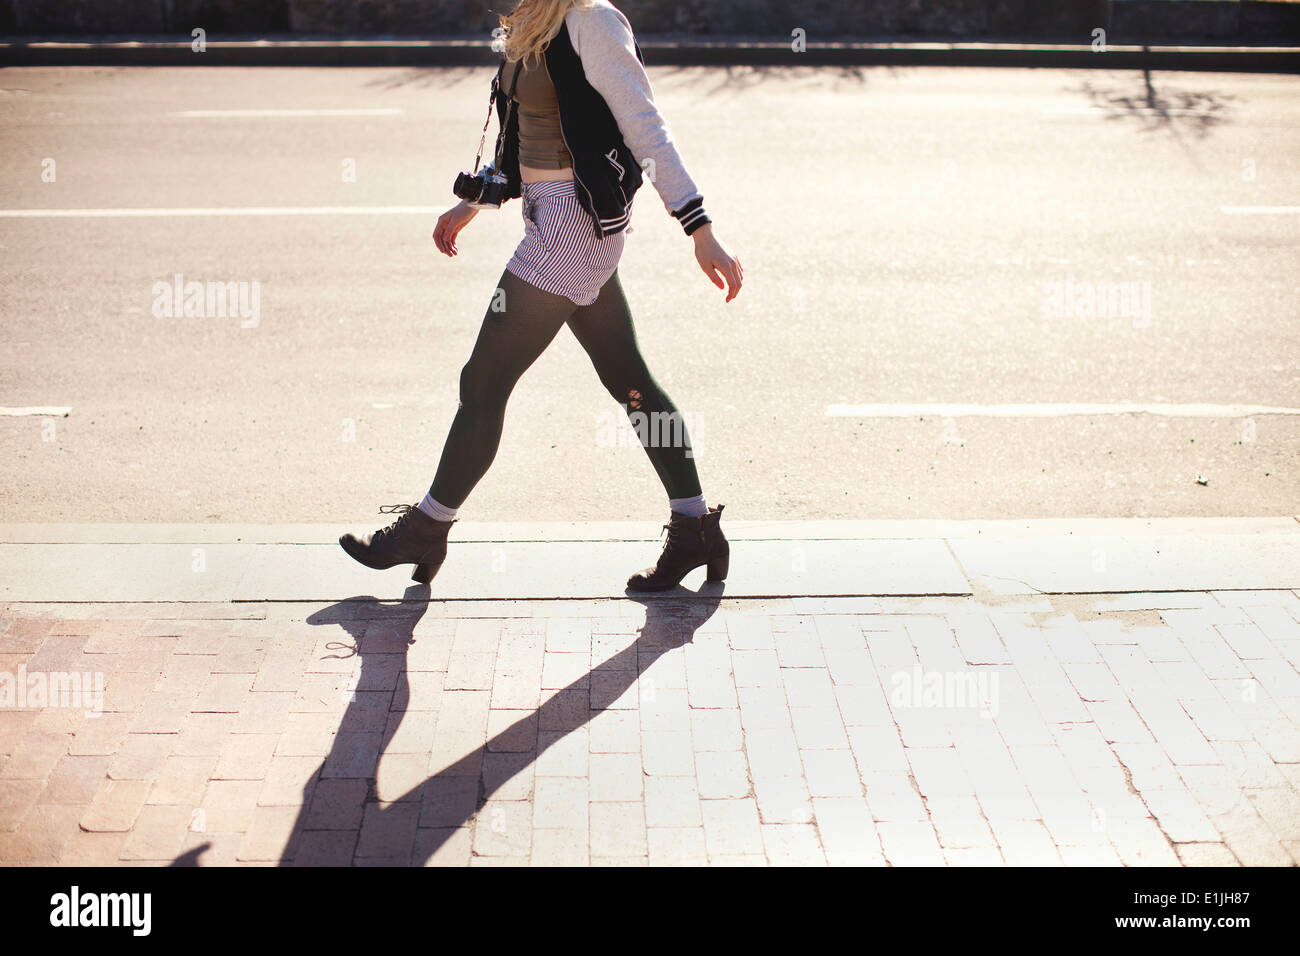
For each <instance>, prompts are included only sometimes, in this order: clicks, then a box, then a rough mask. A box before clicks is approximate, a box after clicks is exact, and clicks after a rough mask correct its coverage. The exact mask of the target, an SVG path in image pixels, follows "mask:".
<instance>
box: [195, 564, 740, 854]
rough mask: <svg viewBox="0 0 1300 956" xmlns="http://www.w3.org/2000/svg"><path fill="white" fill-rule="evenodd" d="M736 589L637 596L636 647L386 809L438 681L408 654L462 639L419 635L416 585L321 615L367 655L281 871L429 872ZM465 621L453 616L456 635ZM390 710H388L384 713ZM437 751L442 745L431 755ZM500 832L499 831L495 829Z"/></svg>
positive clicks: (352, 648) (707, 587)
mask: <svg viewBox="0 0 1300 956" xmlns="http://www.w3.org/2000/svg"><path fill="white" fill-rule="evenodd" d="M724 589H725V585H724V584H722V583H721V582H719V583H708V582H706V583H705V584H703V585H702V586H701V588H700V590H699V591H698V592H691V591H688V590H686V589H684V588H680V587H679V588H677V589H676V590H674V591H671V592H666V593H665V594H660V595H630V597H631V599H632V600H635V601H637V602H638V603H640V604H642V605H644V607H645V621H644V623H643V624H642V625H641V627H640V628H639V629H638V632H637V636H636V637H635V639H632V640H630V643H629V644H628V646H627V647H625V648H623V649H622V650H619V651H618V652H617V653H615V654H614V655H613V656H611V657H609V658H608V659H607V660H605V661H603V662H601V663H600V664H598V665H597V666H596V667H594V668H593V669H591V670H590V671H589V672H588V673H585V674H583V675H582V676H581V677H579V678H577V679H576V680H574V681H572V682H571V683H570V684H569V685H568V686H567V687H564V688H563V689H561V690H558V691H546V690H544V691H542V694H543V696H546V700H544V702H543V703H542V704H541V706H539V707H537V708H536V709H534V710H531V711H528V712H527V713H526V714H525V715H524V716H522V717H521V718H520V719H519V720H517V721H515V722H514V723H512V724H511V725H510V726H509V727H506V728H505V729H503V730H501V731H499V732H498V733H496V734H493V735H492V736H491V738H490V739H488V740H487V741H486V742H485V743H481V744H478V745H477V746H468V747H467V749H466V750H465V751H464V753H463V755H461V756H460V757H458V758H455V759H452V760H451V761H450V762H449V763H447V764H446V765H445V766H444V767H442V769H440V770H438V771H437V772H436V773H434V774H433V775H432V776H430V777H428V778H427V779H425V780H423V781H422V782H420V783H418V784H417V785H415V786H414V787H412V788H410V789H409V790H407V791H406V792H405V793H402V794H400V795H391V796H390V795H388V794H383V795H382V796H384V797H386V798H387V799H382V800H381V794H380V793H379V789H378V766H379V761H380V759H381V758H382V757H383V756H384V755H385V754H386V753H387V751H388V748H389V745H390V744H391V742H392V740H393V738H394V736H395V735H396V733H397V732H398V730H399V729H400V727H401V726H402V723H403V721H404V720H405V719H406V718H407V714H408V708H409V706H410V702H411V696H412V690H411V681H412V680H414V681H416V682H417V684H418V683H419V682H420V681H421V680H427V679H432V678H433V673H432V672H431V671H427V670H426V671H419V670H417V671H410V670H408V667H407V655H408V652H409V651H410V649H411V648H412V647H415V646H417V643H418V642H419V641H421V640H431V641H437V640H450V639H451V638H450V636H449V635H448V634H447V633H446V632H444V633H441V634H439V633H437V632H436V631H434V632H433V633H429V634H427V636H426V634H422V635H421V636H420V637H416V636H415V631H416V627H417V625H418V624H419V623H420V620H421V619H422V618H423V616H424V613H425V611H426V610H427V608H428V602H429V588H428V586H427V585H419V586H414V585H413V586H411V587H409V588H407V589H406V593H405V594H404V596H403V599H402V600H401V601H400V602H382V601H379V600H377V599H375V598H374V597H371V596H366V597H361V598H350V599H348V600H346V601H341V602H339V603H337V604H333V605H330V606H329V607H326V608H322V609H321V610H320V611H317V612H315V613H313V614H312V615H310V616H309V617H308V618H307V621H308V623H310V624H315V625H320V626H322V627H335V626H337V627H341V628H342V629H343V631H344V632H345V634H346V637H347V640H341V641H339V642H338V643H337V644H330V645H328V649H330V650H338V651H339V652H340V653H341V654H344V655H350V654H352V655H360V657H361V671H360V675H359V679H358V681H357V683H356V687H357V692H356V693H354V694H352V695H351V700H350V701H349V703H348V704H347V707H346V709H345V711H344V712H343V715H342V718H341V720H340V722H339V726H338V731H337V732H336V733H335V735H334V738H333V742H332V745H331V749H330V752H329V754H327V755H326V756H325V758H324V759H323V760H322V761H321V765H320V767H318V768H317V770H316V771H315V773H313V774H312V776H311V779H310V780H309V781H308V782H307V784H306V785H305V786H304V788H303V794H302V803H301V806H300V807H299V810H298V814H297V818H296V820H295V822H294V825H293V830H292V833H291V834H290V835H289V837H288V841H287V845H286V846H285V849H284V851H283V853H282V855H281V858H280V865H281V866H293V865H299V866H303V865H305V866H313V865H320V866H331V865H335V866H347V865H351V864H353V863H354V862H364V863H367V864H378V865H388V866H408V865H409V866H422V865H424V864H426V863H427V862H428V861H429V859H430V858H431V857H433V855H434V854H435V853H437V852H438V850H439V849H441V848H442V847H443V846H444V845H445V844H446V843H447V841H448V840H450V839H452V838H453V837H454V836H456V835H457V834H458V833H461V834H462V835H463V837H465V838H467V837H468V836H469V832H468V830H467V829H465V828H467V827H468V826H469V825H470V823H471V821H472V820H473V818H474V816H475V815H476V814H477V813H478V812H479V811H480V810H481V809H482V808H483V807H484V805H485V804H486V802H487V800H488V799H489V798H490V797H492V795H493V794H494V793H497V792H498V791H499V790H501V788H502V787H503V786H504V785H505V784H506V783H508V782H509V781H510V780H511V779H513V778H514V777H516V776H517V775H518V774H520V773H523V772H525V771H526V770H528V768H529V767H530V766H531V765H533V764H535V763H536V762H537V760H538V759H539V758H540V757H541V756H542V754H543V753H545V752H546V751H548V750H550V749H551V748H553V747H555V746H556V745H557V744H559V743H561V742H562V741H563V740H564V739H565V738H566V737H568V736H569V735H570V734H573V733H574V732H576V731H578V730H580V729H581V728H582V727H584V726H585V725H587V724H588V723H589V722H590V721H591V720H592V719H594V718H595V717H596V716H598V715H599V714H600V713H601V712H602V711H603V710H605V709H607V708H608V707H609V706H610V705H612V704H613V703H614V702H615V701H617V700H618V699H619V698H620V697H622V696H623V694H624V693H626V692H627V691H628V690H629V689H632V688H634V687H635V686H636V685H637V681H638V679H639V678H640V676H641V675H642V674H643V673H644V672H645V671H646V669H647V668H649V667H650V666H651V665H652V664H653V663H654V662H655V661H656V660H658V659H659V657H661V656H662V655H663V654H666V653H668V652H670V651H673V650H676V649H678V648H681V647H683V646H684V645H685V644H687V643H689V642H690V641H691V640H692V638H693V636H694V634H695V632H696V630H698V629H699V627H700V626H701V625H703V624H704V623H705V622H706V621H707V620H708V619H709V618H710V617H712V616H713V614H714V612H715V611H716V610H717V608H718V605H719V602H720V601H721V599H722V596H723V592H724ZM541 620H542V621H543V622H544V620H545V619H541ZM454 624H455V621H454V619H450V624H449V627H452V628H454ZM540 639H541V640H543V641H544V640H545V636H544V635H541V636H540ZM394 667H396V669H397V673H396V686H395V688H394V689H393V690H392V692H391V697H390V696H389V695H388V694H375V693H371V692H369V691H368V690H367V689H368V688H379V687H384V686H386V685H387V686H391V684H390V683H389V681H390V679H391V677H392V672H393V669H394ZM547 695H549V696H547ZM382 702H388V706H386V707H379V706H376V704H377V703H382ZM439 736H441V728H439ZM435 745H436V744H435V741H434V740H432V739H431V740H430V742H429V749H430V750H433V749H434V747H435ZM426 754H427V751H426ZM495 823H496V821H492V822H491V823H490V824H488V825H492V826H493V829H494V831H495V830H496V829H497V828H496V826H495ZM207 848H208V847H207V845H206V844H205V845H204V846H200V847H198V848H196V849H194V850H191V851H189V853H187V854H185V855H183V856H182V857H179V858H177V860H176V861H175V862H174V863H173V864H172V865H173V866H194V865H197V864H198V863H199V860H200V857H201V856H202V854H203V853H204V851H205V850H206V849H207Z"/></svg>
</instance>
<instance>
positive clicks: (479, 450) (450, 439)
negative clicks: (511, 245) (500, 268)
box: [429, 270, 577, 508]
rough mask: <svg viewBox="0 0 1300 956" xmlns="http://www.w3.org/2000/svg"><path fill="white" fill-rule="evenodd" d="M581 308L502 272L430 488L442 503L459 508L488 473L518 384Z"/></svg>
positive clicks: (462, 379) (463, 372)
mask: <svg viewBox="0 0 1300 956" xmlns="http://www.w3.org/2000/svg"><path fill="white" fill-rule="evenodd" d="M575 308H577V306H575V305H574V304H573V302H572V300H570V299H568V298H567V297H565V296H562V295H555V294H554V293H551V292H544V291H543V290H541V289H539V288H537V287H536V286H534V285H531V284H529V283H527V282H525V281H524V280H523V279H520V278H519V277H518V276H516V275H515V274H514V273H513V272H510V271H509V270H507V271H505V272H503V273H502V275H501V282H500V283H499V289H498V291H497V293H496V294H495V295H494V296H493V299H492V304H491V305H490V306H489V307H488V311H487V314H486V315H484V317H483V326H482V328H480V329H479V334H478V341H476V342H475V343H474V351H473V352H472V353H471V354H470V357H469V361H468V362H466V363H465V366H464V368H462V369H461V373H460V408H459V409H458V410H457V412H456V417H455V418H454V419H453V420H452V423H451V431H450V432H449V433H448V435H447V442H446V444H445V445H444V446H443V449H442V459H441V460H440V461H439V462H438V473H437V475H435V476H434V479H433V484H432V485H431V486H430V488H429V494H430V495H431V496H432V497H433V498H434V499H436V501H437V502H438V503H439V504H441V505H444V506H445V507H447V508H459V507H460V506H461V505H462V504H464V503H465V499H466V498H468V497H469V493H470V491H472V490H473V488H474V486H475V485H476V484H478V481H479V479H480V478H482V477H483V476H484V475H485V474H486V473H487V470H488V467H489V466H490V465H491V464H492V460H493V459H494V458H495V457H496V453H497V446H498V445H499V444H500V442H501V427H502V425H503V423H504V422H505V413H506V402H507V401H508V400H509V398H510V393H511V392H512V391H513V390H514V387H515V383H516V382H518V381H519V378H520V376H522V375H523V374H524V372H525V371H527V369H528V367H529V366H530V365H532V364H533V362H534V361H536V359H537V357H538V356H539V355H541V354H542V352H543V351H545V350H546V347H547V346H548V345H550V344H551V341H552V340H553V339H554V338H555V335H556V333H557V332H559V331H560V329H561V328H562V327H563V325H564V323H565V321H566V320H567V319H568V318H569V316H570V315H572V314H573V310H574V309H575Z"/></svg>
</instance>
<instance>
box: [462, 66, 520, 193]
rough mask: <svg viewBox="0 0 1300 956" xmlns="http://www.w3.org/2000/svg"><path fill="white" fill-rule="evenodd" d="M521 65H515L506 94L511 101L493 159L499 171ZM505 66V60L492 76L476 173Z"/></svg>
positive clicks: (495, 167) (477, 155)
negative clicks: (508, 90)
mask: <svg viewBox="0 0 1300 956" xmlns="http://www.w3.org/2000/svg"><path fill="white" fill-rule="evenodd" d="M521 66H522V63H517V64H516V65H515V72H514V75H513V76H511V77H510V92H508V93H507V94H506V96H507V97H508V98H509V102H507V103H506V119H505V123H504V124H503V125H502V127H501V135H500V137H499V138H498V140H497V150H496V153H495V155H494V157H493V160H492V162H493V168H494V169H496V170H497V172H500V171H501V147H502V145H504V139H505V130H506V127H508V126H509V125H510V115H511V111H512V110H514V108H515V87H516V86H517V85H518V84H519V72H520V67H521ZM505 68H506V64H505V62H504V61H503V62H502V64H501V66H500V68H499V69H498V70H497V75H496V76H494V77H492V90H491V92H490V93H489V94H488V114H487V119H485V120H484V121H483V135H482V136H481V137H479V141H478V153H477V154H476V155H475V156H474V172H475V173H477V172H478V171H479V166H478V164H479V161H480V160H482V158H483V147H484V146H485V145H486V144H487V131H488V126H490V125H491V124H492V108H493V107H494V106H496V102H497V92H498V91H499V90H500V88H501V74H502V73H503V72H504V71H505Z"/></svg>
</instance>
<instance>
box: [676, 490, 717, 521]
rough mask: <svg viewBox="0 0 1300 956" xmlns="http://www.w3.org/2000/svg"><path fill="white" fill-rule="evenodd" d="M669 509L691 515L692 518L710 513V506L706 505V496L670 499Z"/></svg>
mask: <svg viewBox="0 0 1300 956" xmlns="http://www.w3.org/2000/svg"><path fill="white" fill-rule="evenodd" d="M668 507H669V508H670V509H672V510H673V511H676V512H677V513H678V514H681V515H690V516H691V517H692V518H698V517H700V516H701V515H706V514H708V513H709V506H708V505H706V504H705V503H704V495H696V496H695V497H694V498H669V499H668Z"/></svg>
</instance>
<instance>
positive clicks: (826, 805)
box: [0, 588, 1300, 866]
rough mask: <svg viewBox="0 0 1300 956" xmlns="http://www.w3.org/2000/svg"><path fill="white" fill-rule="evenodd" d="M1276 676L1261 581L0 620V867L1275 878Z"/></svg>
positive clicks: (1292, 771)
mask: <svg viewBox="0 0 1300 956" xmlns="http://www.w3.org/2000/svg"><path fill="white" fill-rule="evenodd" d="M427 594H428V591H427V589H423V588H412V589H410V590H408V592H407V596H408V598H421V599H422V598H423V597H425V596H427ZM1298 666H1300V597H1297V594H1296V593H1295V592H1291V591H1256V592H1243V591H1220V592H1212V593H1204V592H1202V593H1177V594H1127V595H1089V596H1083V595H1080V596H1051V597H1048V596H1041V597H1034V598H1015V599H1010V600H1009V601H1007V602H1002V603H999V604H998V605H996V606H994V605H990V604H987V603H981V602H979V601H977V600H975V599H970V598H942V599H940V598H879V599H874V598H852V599H835V598H825V599H811V598H792V599H783V600H771V601H754V600H739V599H719V597H718V596H717V595H716V594H715V595H712V596H706V595H705V594H704V592H702V593H701V595H700V596H698V597H695V598H693V599H690V600H680V599H677V600H674V599H666V598H658V599H650V600H646V601H645V602H640V601H633V600H612V601H518V602H511V601H481V602H479V601H452V602H432V603H425V602H424V601H423V600H413V601H407V602H378V601H373V600H353V601H348V602H341V603H338V604H334V605H330V606H321V605H311V606H307V605H300V604H278V603H250V604H211V605H204V604H116V605H87V604H59V605H55V604H46V605H33V604H24V605H14V606H10V607H8V608H0V702H3V704H4V706H0V863H3V864H8V865H14V864H18V865H24V864H51V863H62V864H69V865H137V864H144V865H166V864H170V863H172V862H173V861H177V860H179V862H181V863H183V864H193V863H195V862H197V863H199V864H200V865H230V864H241V865H243V864H248V865H271V864H276V863H294V864H309V865H311V864H340V865H346V864H358V865H361V864H366V865H394V864H396V865H409V864H417V865H418V864H433V865H450V866H462V865H466V864H470V863H473V864H476V865H480V864H506V865H520V864H529V863H531V864H538V865H547V864H578V865H585V864H646V863H649V864H652V865H659V864H705V863H708V864H764V863H770V864H798V865H804V864H809V865H816V864H826V863H830V864H882V865H883V864H886V863H888V864H893V865H909V864H940V865H942V864H945V863H947V864H979V865H983V864H990V865H1000V864H1012V865H1020V864H1030V865H1037V864H1062V863H1063V864H1065V865H1072V866H1077V865H1120V864H1124V865H1143V864H1155V865H1165V864H1169V865H1178V864H1180V863H1181V864H1186V865H1210V866H1218V865H1235V864H1238V863H1240V864H1244V865H1247V866H1260V865H1266V866H1276V865H1281V866H1290V865H1295V864H1296V862H1297V861H1300V673H1298V672H1297V667H1298ZM56 673H72V674H81V673H87V674H90V675H102V676H103V693H102V697H101V698H97V697H95V696H94V690H95V688H96V686H97V685H96V684H95V683H94V680H93V679H92V680H90V681H88V683H87V688H86V689H87V690H88V691H89V692H90V693H89V696H84V697H83V698H82V699H78V700H72V701H69V700H66V699H65V700H63V701H59V702H58V703H59V704H61V706H49V705H50V704H53V703H55V702H54V701H52V700H50V699H48V697H47V699H46V700H44V701H40V700H33V699H31V698H27V699H26V700H24V701H22V702H23V703H27V704H31V705H40V704H45V705H46V706H30V707H28V708H26V709H19V708H17V707H15V706H14V704H15V703H16V702H18V701H16V694H17V688H16V686H15V684H16V682H17V679H18V678H19V677H20V676H21V677H22V678H23V680H24V681H25V682H26V683H25V686H24V688H23V691H24V693H35V690H34V688H35V687H36V686H37V685H38V684H39V682H40V681H42V680H46V677H47V675H53V674H56ZM4 675H12V676H11V677H10V678H9V679H6V677H5V676H4ZM34 680H35V681H36V682H37V684H33V683H32V682H33V681H34ZM47 683H48V681H47ZM70 704H75V705H76V706H71V705H70ZM101 705H102V706H101ZM88 708H89V710H91V712H92V713H93V712H95V711H96V710H100V709H102V713H100V714H99V715H98V716H92V715H90V714H88V713H87V709H88Z"/></svg>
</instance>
